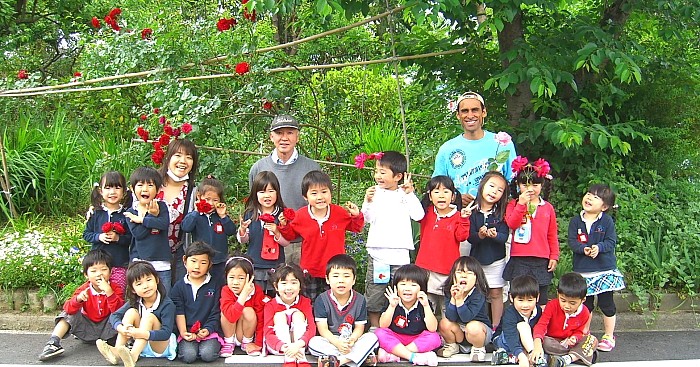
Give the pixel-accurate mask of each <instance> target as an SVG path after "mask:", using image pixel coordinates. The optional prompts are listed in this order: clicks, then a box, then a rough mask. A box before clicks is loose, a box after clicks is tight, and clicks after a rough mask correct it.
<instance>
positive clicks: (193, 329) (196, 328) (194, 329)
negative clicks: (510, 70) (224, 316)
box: [190, 320, 202, 334]
mask: <svg viewBox="0 0 700 367" xmlns="http://www.w3.org/2000/svg"><path fill="white" fill-rule="evenodd" d="M201 328H202V323H201V322H199V320H197V322H195V323H194V325H192V327H191V328H190V333H195V334H196V333H197V332H198V331H199V329H201Z"/></svg>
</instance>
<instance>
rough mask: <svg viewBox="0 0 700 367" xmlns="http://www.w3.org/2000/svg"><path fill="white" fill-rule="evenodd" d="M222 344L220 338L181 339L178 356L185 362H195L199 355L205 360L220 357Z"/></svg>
mask: <svg viewBox="0 0 700 367" xmlns="http://www.w3.org/2000/svg"><path fill="white" fill-rule="evenodd" d="M220 349H221V344H219V340H218V339H207V340H202V341H201V342H197V341H191V342H188V341H187V340H181V341H180V343H178V344H177V358H178V359H180V360H181V361H183V362H185V363H193V362H194V361H196V360H197V357H199V358H200V359H201V360H202V361H204V362H213V361H216V360H217V359H219V350H220Z"/></svg>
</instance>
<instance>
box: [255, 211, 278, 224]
mask: <svg viewBox="0 0 700 367" xmlns="http://www.w3.org/2000/svg"><path fill="white" fill-rule="evenodd" d="M258 219H260V221H261V222H265V223H275V216H274V215H272V214H270V213H265V214H261V215H260V216H259V217H258Z"/></svg>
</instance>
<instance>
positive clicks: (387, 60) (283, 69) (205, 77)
mask: <svg viewBox="0 0 700 367" xmlns="http://www.w3.org/2000/svg"><path fill="white" fill-rule="evenodd" d="M466 50H467V49H466V48H459V49H454V50H447V51H439V52H429V53H426V54H419V55H409V56H399V57H389V58H385V59H378V60H366V61H354V62H348V63H335V64H320V65H304V66H289V67H281V68H273V69H269V70H267V71H266V73H268V74H273V73H280V72H286V71H297V70H313V69H319V70H321V69H335V68H344V67H349V66H360V65H373V64H383V63H390V62H395V61H396V62H398V61H405V60H416V59H422V58H427V57H435V56H444V55H451V54H456V53H462V52H465V51H466ZM237 76H239V75H238V74H235V73H226V74H212V75H200V76H192V77H183V78H177V79H175V80H177V81H179V82H189V81H198V80H209V79H219V78H232V77H237ZM162 83H165V81H164V80H148V81H143V82H134V83H128V84H115V85H106V86H102V87H88V88H74V89H58V90H44V91H37V92H29V93H25V92H22V93H12V94H10V93H6V94H1V93H0V98H2V97H30V96H38V95H48V94H60V93H74V92H93V91H99V90H110V89H119V88H130V87H136V86H142V85H152V84H162Z"/></svg>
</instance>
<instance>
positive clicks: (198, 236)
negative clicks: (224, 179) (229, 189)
mask: <svg viewBox="0 0 700 367" xmlns="http://www.w3.org/2000/svg"><path fill="white" fill-rule="evenodd" d="M180 228H181V229H182V230H183V231H184V232H186V233H192V235H193V239H192V240H193V241H202V242H204V243H206V244H208V245H210V246H211V247H212V248H214V251H216V253H215V254H214V257H213V258H212V267H211V269H210V270H209V273H210V274H211V276H212V278H213V279H214V281H216V282H217V283H221V284H223V281H224V267H225V266H226V259H228V237H229V236H233V234H234V233H236V225H235V224H234V223H233V221H232V220H231V218H230V217H229V216H228V215H227V213H226V204H225V203H224V185H223V184H222V183H221V181H219V180H217V179H215V178H214V177H212V176H211V175H209V176H207V178H205V179H204V180H202V182H200V183H199V186H197V203H196V205H195V210H194V211H192V212H190V213H188V214H187V215H186V216H185V219H183V220H182V224H181V225H180ZM179 260H180V259H176V261H179ZM178 280H180V279H178Z"/></svg>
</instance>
